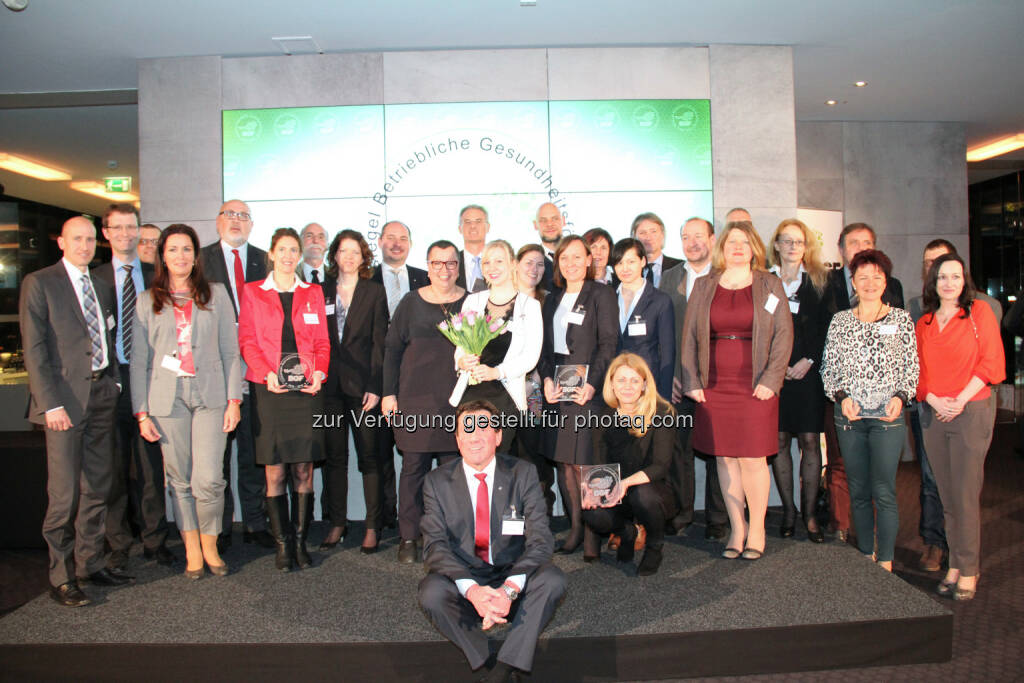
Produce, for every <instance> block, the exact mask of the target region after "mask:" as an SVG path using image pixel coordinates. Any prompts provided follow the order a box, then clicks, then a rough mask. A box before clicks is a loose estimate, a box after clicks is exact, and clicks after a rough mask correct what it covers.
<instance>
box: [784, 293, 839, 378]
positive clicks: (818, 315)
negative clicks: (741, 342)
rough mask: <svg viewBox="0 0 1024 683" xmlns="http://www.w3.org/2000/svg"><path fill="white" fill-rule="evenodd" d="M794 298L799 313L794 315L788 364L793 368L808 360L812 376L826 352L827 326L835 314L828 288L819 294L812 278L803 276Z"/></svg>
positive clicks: (819, 366)
mask: <svg viewBox="0 0 1024 683" xmlns="http://www.w3.org/2000/svg"><path fill="white" fill-rule="evenodd" d="M796 298H797V300H799V302H800V309H799V310H798V311H797V312H796V313H795V314H793V352H792V353H791V354H790V356H789V364H790V365H793V364H794V363H796V362H797V361H799V360H800V359H801V358H810V359H811V360H812V361H814V369H813V370H811V372H817V370H818V369H820V368H821V355H822V353H824V351H825V337H826V335H827V334H828V325H829V323H830V322H831V321H832V315H833V314H834V313H835V311H833V310H832V309H831V308H830V305H831V303H832V300H831V297H829V296H828V286H827V285H826V287H825V290H824V291H822V292H821V294H818V290H816V289H815V288H814V283H813V282H811V276H810V275H808V274H807V273H804V274H803V280H802V281H801V283H800V288H799V289H797V290H796ZM787 305H788V304H787Z"/></svg>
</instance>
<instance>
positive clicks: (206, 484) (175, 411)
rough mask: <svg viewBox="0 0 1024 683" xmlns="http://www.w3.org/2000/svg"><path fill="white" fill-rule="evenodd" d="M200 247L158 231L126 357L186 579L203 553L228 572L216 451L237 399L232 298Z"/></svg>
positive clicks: (179, 231)
mask: <svg viewBox="0 0 1024 683" xmlns="http://www.w3.org/2000/svg"><path fill="white" fill-rule="evenodd" d="M198 255H199V237H198V236H197V235H196V232H195V230H193V229H192V228H191V227H189V226H187V225H183V224H181V223H176V224H174V225H171V226H169V227H168V228H167V229H166V230H164V233H163V234H162V235H161V236H160V241H159V243H158V244H157V261H156V275H155V277H154V278H153V284H152V286H151V287H150V289H147V290H146V291H145V292H143V293H142V294H140V295H139V298H138V302H137V304H136V316H135V319H134V321H133V323H132V341H133V346H134V350H133V353H132V358H131V378H132V387H133V388H134V391H132V402H133V406H132V409H133V411H134V412H135V416H136V418H137V419H138V421H139V431H140V432H141V433H142V436H143V438H145V439H146V440H148V441H152V442H156V441H159V442H160V448H161V450H162V452H163V456H164V470H165V471H166V473H167V484H168V486H170V488H171V491H173V493H174V496H173V497H172V504H173V509H174V519H175V522H176V523H177V525H178V529H179V530H180V531H181V537H182V539H183V540H184V542H185V554H186V557H187V562H188V565H187V567H186V569H185V575H186V576H188V577H189V578H190V579H198V578H200V577H202V575H203V562H204V561H205V562H206V565H207V566H209V568H210V572H211V573H213V574H216V575H218V576H223V575H225V574H227V573H228V567H227V565H226V564H225V563H224V561H223V560H222V559H221V558H220V554H219V553H218V552H217V535H218V534H220V532H221V527H222V524H223V523H222V517H223V511H224V477H223V473H222V472H223V469H222V466H223V460H222V458H223V453H224V444H225V440H226V439H227V435H228V433H230V432H231V431H232V430H233V429H234V428H235V426H236V425H237V424H238V420H239V417H240V414H239V405H240V404H241V402H242V371H241V362H240V357H239V354H238V333H237V332H236V331H235V322H234V321H235V318H234V315H233V314H232V304H231V298H230V297H229V295H228V292H227V290H226V289H225V288H224V285H222V284H218V283H213V284H210V283H208V282H207V281H206V278H205V277H204V276H203V267H202V262H201V261H200V260H199V259H198Z"/></svg>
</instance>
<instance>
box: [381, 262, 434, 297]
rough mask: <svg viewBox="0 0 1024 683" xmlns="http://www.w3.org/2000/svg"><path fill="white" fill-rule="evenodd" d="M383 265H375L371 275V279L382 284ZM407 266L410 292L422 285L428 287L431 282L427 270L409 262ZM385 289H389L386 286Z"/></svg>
mask: <svg viewBox="0 0 1024 683" xmlns="http://www.w3.org/2000/svg"><path fill="white" fill-rule="evenodd" d="M383 267H384V266H383V265H376V266H374V267H373V274H372V275H371V276H370V279H371V280H373V281H374V282H376V283H377V284H380V285H383V284H384V276H383V275H382V274H381V269H382V268H383ZM405 267H406V269H407V270H408V271H409V291H410V292H412V291H415V290H417V289H419V288H420V287H426V286H427V285H429V284H430V278H429V277H428V276H427V271H425V270H423V269H422V268H416V267H415V266H410V265H409V264H406V265H405ZM385 291H387V288H385Z"/></svg>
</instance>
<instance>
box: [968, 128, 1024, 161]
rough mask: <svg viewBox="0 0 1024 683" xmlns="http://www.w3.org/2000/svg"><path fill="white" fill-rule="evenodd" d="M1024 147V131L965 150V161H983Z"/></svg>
mask: <svg viewBox="0 0 1024 683" xmlns="http://www.w3.org/2000/svg"><path fill="white" fill-rule="evenodd" d="M1021 147H1024V133H1018V134H1016V135H1010V136H1008V137H1005V138H1000V139H999V140H994V141H992V142H989V143H988V144H985V145H978V146H977V147H971V148H970V149H968V150H967V161H984V160H985V159H991V158H992V157H997V156H999V155H1001V154H1006V153H1007V152H1012V151H1014V150H1016V149H1020V148H1021Z"/></svg>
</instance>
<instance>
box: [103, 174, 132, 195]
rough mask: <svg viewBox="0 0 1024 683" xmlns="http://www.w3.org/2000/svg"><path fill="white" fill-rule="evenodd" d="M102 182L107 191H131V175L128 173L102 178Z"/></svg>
mask: <svg viewBox="0 0 1024 683" xmlns="http://www.w3.org/2000/svg"><path fill="white" fill-rule="evenodd" d="M103 184H104V185H106V186H107V192H131V191H132V177H131V176H130V175H126V176H117V177H113V178H104V179H103Z"/></svg>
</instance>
